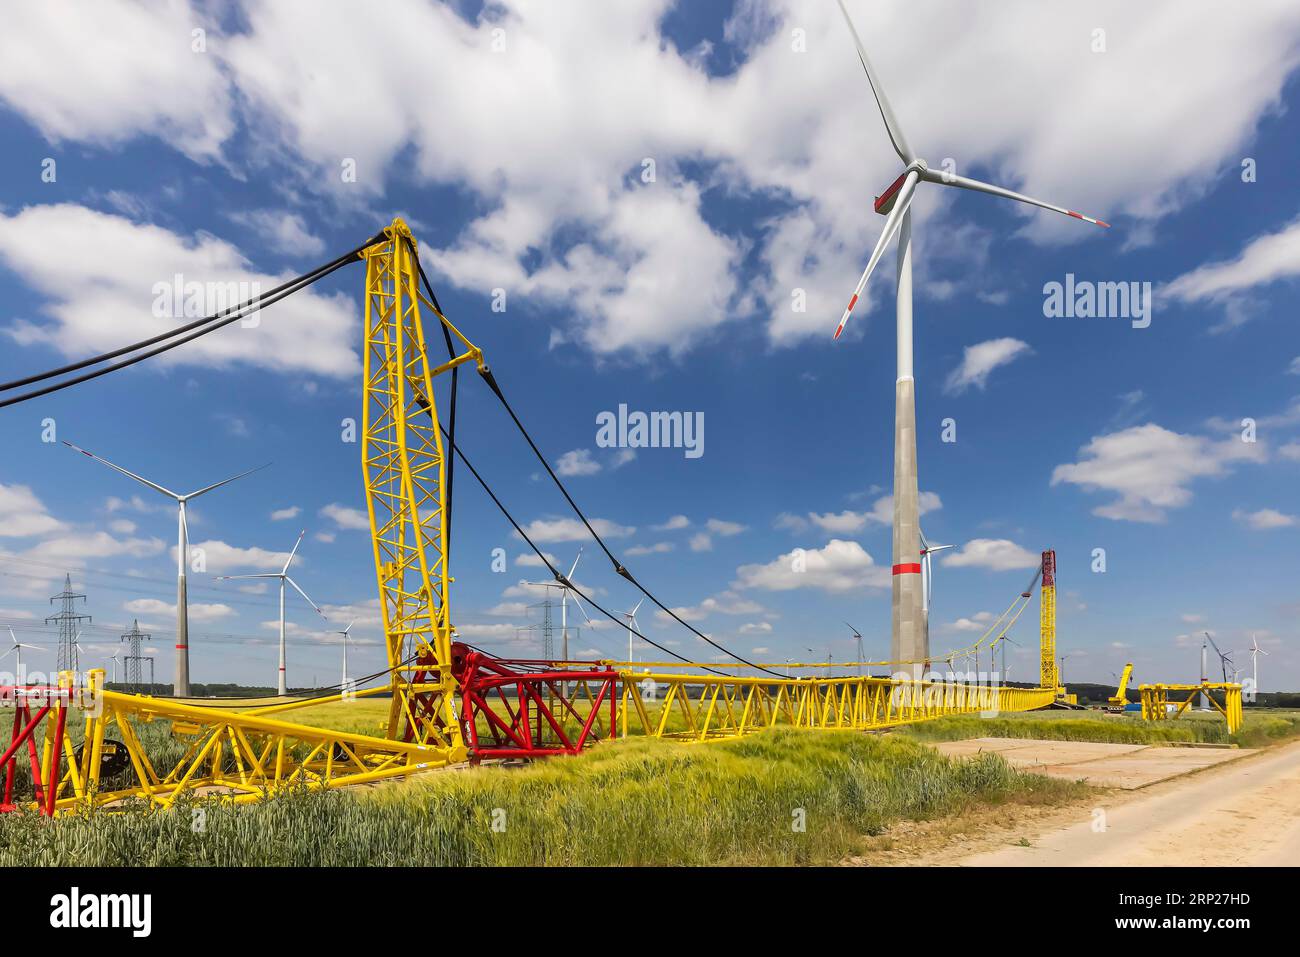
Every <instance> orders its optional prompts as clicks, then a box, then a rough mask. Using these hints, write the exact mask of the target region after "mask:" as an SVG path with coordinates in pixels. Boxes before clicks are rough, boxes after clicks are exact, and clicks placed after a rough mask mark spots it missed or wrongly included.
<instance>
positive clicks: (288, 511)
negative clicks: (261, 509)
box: [271, 505, 302, 522]
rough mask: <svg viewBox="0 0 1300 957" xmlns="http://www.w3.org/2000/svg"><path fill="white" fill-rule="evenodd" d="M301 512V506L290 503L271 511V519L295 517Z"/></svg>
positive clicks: (281, 520)
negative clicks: (287, 505)
mask: <svg viewBox="0 0 1300 957" xmlns="http://www.w3.org/2000/svg"><path fill="white" fill-rule="evenodd" d="M301 514H302V508H301V507H299V506H297V505H290V506H289V507H288V508H277V509H276V510H275V511H273V512H272V513H271V521H273V522H283V521H284V520H285V519H289V518H297V517H298V516H299V515H301Z"/></svg>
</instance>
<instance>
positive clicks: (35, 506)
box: [0, 483, 64, 538]
mask: <svg viewBox="0 0 1300 957" xmlns="http://www.w3.org/2000/svg"><path fill="white" fill-rule="evenodd" d="M63 527H64V525H63V523H62V522H60V521H58V520H57V519H56V518H54V516H53V515H50V514H49V512H47V511H46V510H45V504H44V503H43V502H42V501H41V500H40V499H39V498H37V496H36V493H35V492H33V491H32V490H31V488H30V487H28V486H26V485H5V484H3V483H0V536H3V537H6V538H27V537H28V536H31V535H46V534H49V533H50V532H56V531H59V530H60V529H62V528H63Z"/></svg>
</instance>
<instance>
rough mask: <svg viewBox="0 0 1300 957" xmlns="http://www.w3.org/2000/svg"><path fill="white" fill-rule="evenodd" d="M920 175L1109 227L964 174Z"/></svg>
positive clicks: (928, 172) (939, 182)
mask: <svg viewBox="0 0 1300 957" xmlns="http://www.w3.org/2000/svg"><path fill="white" fill-rule="evenodd" d="M921 176H922V178H923V179H925V181H926V182H927V183H938V184H939V185H940V186H956V187H959V188H960V189H969V190H973V191H974V192H976V193H988V194H989V195H990V196H1001V197H1002V198H1003V199H1014V200H1016V201H1017V202H1020V203H1028V204H1029V205H1030V206H1038V207H1040V208H1041V209H1050V210H1051V211H1052V212H1054V213H1062V214H1063V215H1066V216H1073V217H1074V218H1075V219H1082V220H1083V221H1084V222H1085V223H1092V224H1093V225H1094V226H1104V227H1106V228H1107V229H1109V228H1110V223H1104V222H1102V221H1101V220H1100V219H1093V218H1092V217H1091V216H1085V215H1083V213H1076V212H1075V211H1074V210H1072V209H1066V208H1065V207H1064V206H1057V205H1055V204H1053V203H1045V202H1043V201H1042V200H1041V199H1034V197H1032V196H1026V195H1025V194H1024V193H1017V192H1016V191H1015V190H1010V189H1004V188H1003V187H1001V186H994V185H993V184H992V183H984V182H981V181H980V180H977V179H970V178H969V177H966V176H958V175H956V174H955V173H948V172H942V171H938V170H932V169H927V170H924V171H923V172H922V174H921Z"/></svg>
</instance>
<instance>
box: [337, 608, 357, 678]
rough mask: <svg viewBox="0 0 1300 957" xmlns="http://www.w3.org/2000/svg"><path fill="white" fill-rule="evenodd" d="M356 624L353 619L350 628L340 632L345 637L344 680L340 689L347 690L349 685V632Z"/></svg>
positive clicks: (349, 623)
mask: <svg viewBox="0 0 1300 957" xmlns="http://www.w3.org/2000/svg"><path fill="white" fill-rule="evenodd" d="M356 623H357V620H356V619H355V618H353V619H352V620H351V621H350V622H348V626H347V627H346V628H344V629H343V630H342V631H340V632H339V634H340V635H342V636H343V680H342V682H340V684H339V687H340V689H342V688H346V687H347V683H348V632H350V631H351V630H352V626H353V625H355V624H356Z"/></svg>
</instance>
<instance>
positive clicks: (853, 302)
mask: <svg viewBox="0 0 1300 957" xmlns="http://www.w3.org/2000/svg"><path fill="white" fill-rule="evenodd" d="M857 304H858V294H857V293H856V292H855V293H854V294H853V298H852V299H850V300H849V308H848V311H849V312H852V311H853V307H854V306H856V305H857Z"/></svg>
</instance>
